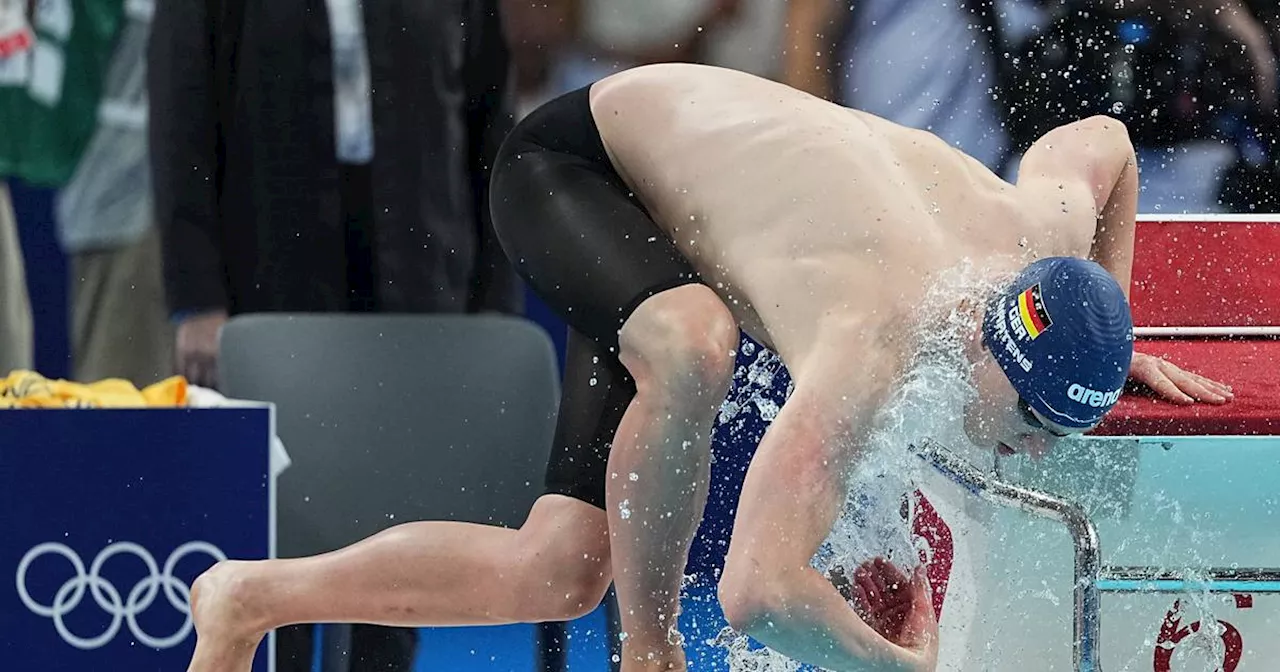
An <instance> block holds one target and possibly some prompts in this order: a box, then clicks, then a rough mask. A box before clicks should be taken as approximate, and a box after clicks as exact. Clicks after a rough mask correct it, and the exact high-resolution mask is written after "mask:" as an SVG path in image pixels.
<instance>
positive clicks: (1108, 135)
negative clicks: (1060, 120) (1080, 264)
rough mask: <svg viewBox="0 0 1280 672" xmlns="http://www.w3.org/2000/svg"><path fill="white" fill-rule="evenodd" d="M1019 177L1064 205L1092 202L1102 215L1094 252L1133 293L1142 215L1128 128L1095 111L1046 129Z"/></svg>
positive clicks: (1027, 155)
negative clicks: (1137, 232) (1137, 227)
mask: <svg viewBox="0 0 1280 672" xmlns="http://www.w3.org/2000/svg"><path fill="white" fill-rule="evenodd" d="M1019 173H1020V177H1019V182H1020V183H1021V182H1024V181H1027V182H1032V181H1034V182H1036V183H1038V188H1040V189H1043V190H1044V191H1045V193H1046V197H1048V198H1061V199H1062V201H1063V205H1064V207H1067V208H1070V207H1092V208H1093V212H1094V214H1095V218H1096V219H1097V227H1096V229H1095V231H1094V236H1093V242H1092V245H1091V247H1090V250H1089V257H1090V258H1091V259H1093V260H1094V261H1096V262H1098V263H1099V264H1100V265H1102V267H1103V268H1105V269H1107V270H1108V271H1109V272H1110V273H1111V275H1112V276H1114V277H1115V279H1116V281H1117V282H1118V283H1120V286H1121V287H1122V288H1123V289H1124V293H1125V296H1126V297H1128V296H1129V284H1130V282H1131V279H1132V275H1133V239H1134V229H1135V221H1136V220H1137V217H1138V161H1137V157H1136V155H1135V153H1134V149H1133V143H1132V142H1131V141H1130V139H1129V131H1128V129H1127V128H1125V125H1124V123H1122V122H1120V121H1119V120H1116V119H1112V118H1111V117H1105V116H1095V117H1090V118H1088V119H1082V120H1080V121H1077V122H1075V123H1072V124H1067V125H1065V126H1061V127H1059V128H1055V129H1054V130H1052V131H1049V132H1048V133H1046V134H1045V135H1044V136H1043V137H1041V138H1040V139H1039V140H1038V141H1036V143H1035V145H1033V146H1032V147H1031V149H1029V150H1027V153H1026V155H1025V156H1024V157H1023V160H1022V166H1021V168H1020V169H1019Z"/></svg>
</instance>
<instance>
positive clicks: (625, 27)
mask: <svg viewBox="0 0 1280 672" xmlns="http://www.w3.org/2000/svg"><path fill="white" fill-rule="evenodd" d="M504 2H505V6H506V7H507V12H508V18H509V21H508V26H509V27H508V30H509V34H510V40H511V44H512V51H513V55H514V61H515V63H516V71H517V73H518V77H519V79H518V81H519V84H518V88H519V91H520V110H521V113H522V114H521V116H523V113H525V112H527V111H529V110H532V109H533V108H535V107H537V106H538V105H540V104H542V103H544V102H546V101H548V100H550V99H551V98H554V97H556V96H558V95H561V94H563V93H566V92H568V91H571V90H573V89H577V88H579V87H582V86H586V85H587V84H590V83H592V82H594V81H596V80H598V79H601V78H603V77H605V76H607V75H610V74H613V73H615V72H619V71H621V70H625V69H627V68H632V67H635V66H638V65H646V64H651V63H661V62H691V63H704V64H708V65H717V66H720V67H725V68H732V69H735V70H741V71H743V72H749V73H751V74H755V75H759V76H761V77H769V78H775V79H777V78H780V76H781V74H782V68H781V59H780V58H779V56H778V54H779V53H780V42H781V34H782V33H781V31H782V22H783V19H784V14H785V9H786V2H787V0H646V1H645V2H635V1H634V0H504Z"/></svg>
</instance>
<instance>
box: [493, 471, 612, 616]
mask: <svg viewBox="0 0 1280 672" xmlns="http://www.w3.org/2000/svg"><path fill="white" fill-rule="evenodd" d="M549 509H551V510H549ZM507 560H508V561H509V570H508V571H510V572H512V573H513V574H514V575H515V576H517V577H518V580H517V582H516V586H515V590H513V591H512V597H513V598H514V601H513V603H512V605H511V609H512V610H513V612H514V613H513V619H512V620H514V621H517V622H524V623H535V622H543V621H567V620H573V619H575V618H578V617H581V616H584V615H586V614H589V613H591V612H592V611H593V610H594V609H595V608H596V607H597V606H599V605H600V602H601V600H603V599H604V594H605V592H606V591H607V590H608V589H609V584H610V583H611V582H612V580H613V575H612V573H611V570H610V566H609V536H608V521H607V518H606V516H605V513H604V511H602V510H600V509H598V508H596V507H593V506H590V505H589V504H585V503H583V502H580V501H577V500H572V499H569V498H567V497H562V496H559V495H551V496H546V497H543V498H542V499H540V500H538V504H535V506H534V510H533V511H532V512H531V513H530V516H529V520H528V521H527V522H526V523H525V525H524V526H523V527H522V528H521V529H520V532H519V533H518V534H517V535H516V539H515V548H514V549H512V552H511V553H509V554H508V558H507Z"/></svg>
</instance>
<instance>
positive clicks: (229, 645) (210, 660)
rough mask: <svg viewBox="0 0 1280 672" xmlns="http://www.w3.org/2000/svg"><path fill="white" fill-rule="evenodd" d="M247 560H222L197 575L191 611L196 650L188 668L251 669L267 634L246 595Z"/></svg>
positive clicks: (210, 671) (201, 671)
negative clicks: (244, 572) (245, 575)
mask: <svg viewBox="0 0 1280 672" xmlns="http://www.w3.org/2000/svg"><path fill="white" fill-rule="evenodd" d="M243 567H244V563H238V562H220V563H218V564H217V565H215V566H214V567H213V568H212V569H210V570H209V571H207V572H205V573H204V574H202V575H201V576H200V578H198V579H196V582H195V586H193V587H192V589H191V615H192V618H193V619H194V621H195V625H196V651H195V654H194V655H193V656H192V657H191V666H190V667H188V668H187V672H249V671H250V669H251V668H252V667H253V654H254V653H255V652H256V651H257V650H258V644H259V643H260V642H261V641H262V638H263V637H265V636H266V630H265V629H262V628H259V627H258V626H257V625H256V624H257V623H258V618H257V617H256V614H255V613H253V611H252V609H251V608H250V607H249V605H248V601H247V600H246V599H245V597H246V595H248V589H247V587H246V585H245V582H244V580H243V577H242V576H241V572H240V570H241V569H242V568H243Z"/></svg>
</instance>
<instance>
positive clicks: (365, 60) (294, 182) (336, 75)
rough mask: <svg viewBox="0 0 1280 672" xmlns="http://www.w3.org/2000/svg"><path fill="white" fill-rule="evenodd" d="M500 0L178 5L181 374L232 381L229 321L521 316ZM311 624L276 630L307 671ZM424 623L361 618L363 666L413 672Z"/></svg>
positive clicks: (169, 256)
mask: <svg viewBox="0 0 1280 672" xmlns="http://www.w3.org/2000/svg"><path fill="white" fill-rule="evenodd" d="M497 3H498V0H457V1H455V2H448V3H443V2H413V1H410V0H381V1H379V2H367V3H362V2H359V1H358V0H326V2H324V3H319V2H305V1H304V0H272V1H271V2H265V3H250V2H247V1H246V0H219V1H216V2H208V1H207V0H168V1H166V2H161V3H158V4H157V8H156V15H155V24H154V30H153V31H152V41H151V49H150V54H149V80H150V81H149V89H150V96H151V123H150V129H151V136H150V139H151V142H150V147H151V158H152V176H153V183H154V188H155V202H156V218H157V223H158V224H159V227H160V231H161V234H162V243H163V244H162V250H163V256H164V265H165V280H166V287H167V295H168V300H169V305H170V308H171V313H172V316H173V318H174V320H175V321H176V323H177V336H176V351H177V352H176V356H177V363H178V367H179V373H182V374H184V375H185V376H187V377H188V378H189V379H190V380H192V381H193V382H195V383H197V384H202V385H206V386H216V385H217V376H216V373H217V354H218V336H219V331H220V329H221V327H222V325H223V324H224V323H225V322H226V320H227V319H228V317H229V316H233V315H237V314H243V313H254V312H268V311H285V312H372V311H376V312H396V313H436V312H439V313H475V312H485V311H496V312H502V313H516V314H518V313H520V312H521V310H522V299H523V285H522V284H521V283H520V282H519V280H518V278H517V276H516V275H515V273H514V271H513V270H512V268H511V266H510V264H509V262H508V261H507V259H506V258H505V256H504V254H503V252H502V250H501V248H500V247H499V246H498V244H497V241H496V240H495V238H494V236H493V232H492V227H491V225H490V222H489V217H488V212H489V209H488V207H487V189H488V179H489V178H488V176H489V168H490V165H491V161H492V158H493V156H494V154H495V153H496V152H497V149H498V147H499V144H500V142H501V140H502V139H503V137H504V136H505V135H506V132H507V131H508V130H509V128H510V127H511V125H512V123H513V121H512V115H511V110H510V104H509V90H508V88H509V87H508V79H509V72H508V59H509V56H508V52H507V48H506V45H505V42H504V39H503V34H502V23H501V21H500V18H499V14H498V8H497ZM311 633H312V631H311V630H310V629H298V628H292V629H286V630H282V631H280V633H279V636H278V639H277V664H278V668H277V669H279V670H281V672H293V671H295V670H297V671H301V670H309V669H310V666H311V661H310V652H311V646H312V645H311V642H310V637H311ZM416 642H417V638H416V632H414V631H413V630H409V629H390V628H374V627H357V628H355V630H354V631H353V635H352V652H351V662H352V668H351V669H352V670H353V671H354V672H363V671H372V670H378V671H379V672H386V671H388V670H407V669H409V668H410V666H411V665H412V661H413V658H414V654H415V649H416Z"/></svg>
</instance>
